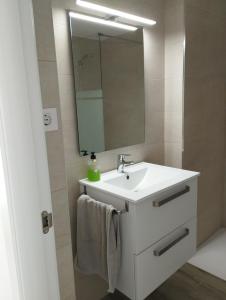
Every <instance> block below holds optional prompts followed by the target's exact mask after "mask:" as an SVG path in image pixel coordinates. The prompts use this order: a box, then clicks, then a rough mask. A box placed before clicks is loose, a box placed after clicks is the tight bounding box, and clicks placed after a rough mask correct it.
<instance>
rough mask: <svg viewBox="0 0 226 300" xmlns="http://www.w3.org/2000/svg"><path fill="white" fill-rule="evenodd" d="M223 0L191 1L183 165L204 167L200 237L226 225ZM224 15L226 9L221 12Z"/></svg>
mask: <svg viewBox="0 0 226 300" xmlns="http://www.w3.org/2000/svg"><path fill="white" fill-rule="evenodd" d="M225 7H226V6H225V3H224V4H223V2H222V1H220V0H219V1H208V0H206V1H202V0H199V1H186V9H185V13H186V33H187V36H186V52H185V53H186V58H185V64H186V72H185V104H184V114H185V116H184V138H185V151H184V153H183V167H184V168H190V169H196V170H200V171H201V176H200V179H199V191H198V241H199V243H201V242H203V241H204V240H206V239H207V238H208V237H209V236H210V235H211V234H212V233H214V231H215V230H217V229H218V228H219V227H220V226H222V225H223V213H222V212H223V208H224V203H223V201H224V185H225V183H224V182H225V178H224V176H225V175H224V174H225V168H224V166H225V118H226V115H225V104H224V103H225V82H226V81H225V80H226V77H225V76H226V72H225V67H226V57H225V51H226V48H225V47H226V43H225V41H224V38H223V36H225V34H226V29H225V20H226V18H225V20H224V19H223V18H219V16H220V14H221V12H220V11H219V8H220V9H221V10H222V12H223V11H224V10H225ZM221 16H223V15H221Z"/></svg>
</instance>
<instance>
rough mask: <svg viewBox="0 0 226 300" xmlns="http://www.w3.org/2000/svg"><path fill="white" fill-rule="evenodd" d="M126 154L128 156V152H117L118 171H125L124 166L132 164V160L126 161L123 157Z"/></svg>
mask: <svg viewBox="0 0 226 300" xmlns="http://www.w3.org/2000/svg"><path fill="white" fill-rule="evenodd" d="M127 156H130V154H119V155H118V161H117V170H118V173H123V174H124V173H126V172H125V167H128V166H131V165H133V164H134V161H132V160H130V161H126V160H125V158H126V157H127Z"/></svg>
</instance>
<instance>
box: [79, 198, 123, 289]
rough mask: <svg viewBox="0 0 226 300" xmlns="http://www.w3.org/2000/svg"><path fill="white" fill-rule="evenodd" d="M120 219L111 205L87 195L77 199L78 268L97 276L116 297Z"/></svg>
mask: <svg viewBox="0 0 226 300" xmlns="http://www.w3.org/2000/svg"><path fill="white" fill-rule="evenodd" d="M120 258H121V242H120V230H119V215H118V214H117V212H116V210H115V209H114V207H113V206H112V205H107V204H105V203H102V202H98V201H95V200H94V199H91V198H90V197H89V196H87V195H82V196H80V197H79V199H78V208H77V268H78V269H79V270H80V271H81V272H82V273H85V274H98V275H100V276H101V277H102V278H104V279H105V280H107V281H108V283H109V290H108V291H109V292H110V293H113V292H114V290H115V287H116V284H117V278H118V273H119V267H120Z"/></svg>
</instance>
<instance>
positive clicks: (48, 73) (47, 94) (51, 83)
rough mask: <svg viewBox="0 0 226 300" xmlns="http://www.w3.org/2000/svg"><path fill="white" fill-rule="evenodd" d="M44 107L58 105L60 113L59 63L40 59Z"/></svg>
mask: <svg viewBox="0 0 226 300" xmlns="http://www.w3.org/2000/svg"><path fill="white" fill-rule="evenodd" d="M39 74H40V84H41V93H42V104H43V108H49V107H56V108H57V109H58V112H59V113H60V101H59V88H58V77H57V65H56V62H55V61H51V62H50V61H39Z"/></svg>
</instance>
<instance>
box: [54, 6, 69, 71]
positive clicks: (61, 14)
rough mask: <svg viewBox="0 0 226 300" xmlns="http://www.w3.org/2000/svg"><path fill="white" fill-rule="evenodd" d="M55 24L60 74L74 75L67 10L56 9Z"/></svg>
mask: <svg viewBox="0 0 226 300" xmlns="http://www.w3.org/2000/svg"><path fill="white" fill-rule="evenodd" d="M53 2H54V1H53ZM65 2H66V1H65ZM53 22H54V36H55V45H56V56H57V66H58V69H59V71H60V72H59V73H60V74H61V75H73V64H72V51H71V45H70V32H69V24H68V18H67V12H66V10H61V9H57V8H55V7H54V8H53Z"/></svg>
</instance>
